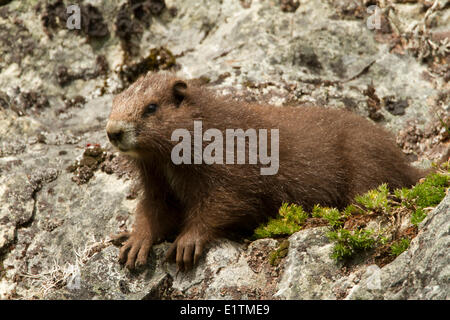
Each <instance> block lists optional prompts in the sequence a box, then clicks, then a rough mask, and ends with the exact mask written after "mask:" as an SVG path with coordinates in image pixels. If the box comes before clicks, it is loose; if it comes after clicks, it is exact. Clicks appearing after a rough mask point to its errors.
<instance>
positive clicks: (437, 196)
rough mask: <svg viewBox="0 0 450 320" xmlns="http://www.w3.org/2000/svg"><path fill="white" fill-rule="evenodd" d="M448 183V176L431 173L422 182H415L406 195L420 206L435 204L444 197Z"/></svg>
mask: <svg viewBox="0 0 450 320" xmlns="http://www.w3.org/2000/svg"><path fill="white" fill-rule="evenodd" d="M448 185H449V177H448V176H444V175H440V174H437V173H433V174H431V175H429V176H428V177H427V178H426V179H425V181H424V182H423V183H420V184H417V185H416V186H415V187H414V188H413V189H412V190H411V192H410V193H409V195H408V196H409V198H410V199H414V200H415V204H416V205H417V206H418V207H420V208H426V207H431V206H436V205H438V204H439V203H440V202H441V201H442V199H444V197H445V189H446V188H447V187H448Z"/></svg>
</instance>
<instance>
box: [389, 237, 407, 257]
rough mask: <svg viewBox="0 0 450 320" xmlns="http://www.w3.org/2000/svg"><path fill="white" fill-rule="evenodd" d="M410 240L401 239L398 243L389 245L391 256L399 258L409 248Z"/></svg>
mask: <svg viewBox="0 0 450 320" xmlns="http://www.w3.org/2000/svg"><path fill="white" fill-rule="evenodd" d="M409 243H410V240H409V239H408V238H403V239H401V240H400V241H397V242H396V243H394V244H392V245H391V256H395V257H397V256H399V255H400V254H401V253H403V252H404V251H406V249H408V248H409Z"/></svg>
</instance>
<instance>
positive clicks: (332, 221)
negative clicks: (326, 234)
mask: <svg viewBox="0 0 450 320" xmlns="http://www.w3.org/2000/svg"><path fill="white" fill-rule="evenodd" d="M312 216H313V217H315V218H322V219H325V220H327V221H328V224H329V225H330V226H331V227H339V226H341V225H342V224H343V223H344V222H343V218H344V215H343V214H342V213H341V212H339V210H338V209H335V208H328V207H321V206H320V205H318V204H317V205H315V206H314V208H313V210H312Z"/></svg>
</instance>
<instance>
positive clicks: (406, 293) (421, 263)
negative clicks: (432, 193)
mask: <svg viewBox="0 0 450 320" xmlns="http://www.w3.org/2000/svg"><path fill="white" fill-rule="evenodd" d="M449 213H450V194H447V196H446V197H445V198H444V200H442V202H441V204H439V206H437V207H436V208H435V209H434V210H433V211H431V212H430V213H429V214H428V215H427V217H426V218H425V220H424V221H422V223H421V225H420V232H419V234H418V235H417V237H415V238H414V239H413V240H412V241H411V244H410V247H409V248H408V250H407V251H405V252H403V253H402V254H401V255H400V256H398V257H397V259H395V260H394V261H393V262H392V263H390V264H388V265H386V266H385V267H383V268H381V269H378V270H376V272H375V273H373V274H371V273H370V272H366V274H364V275H363V277H362V278H361V281H360V283H359V284H357V285H356V286H355V287H353V289H352V290H351V291H350V293H349V295H348V296H347V298H346V299H389V300H392V299H413V300H414V299H420V300H431V299H432V300H448V299H449V297H450V267H449V265H450V233H449V230H450V220H449V219H448V217H449Z"/></svg>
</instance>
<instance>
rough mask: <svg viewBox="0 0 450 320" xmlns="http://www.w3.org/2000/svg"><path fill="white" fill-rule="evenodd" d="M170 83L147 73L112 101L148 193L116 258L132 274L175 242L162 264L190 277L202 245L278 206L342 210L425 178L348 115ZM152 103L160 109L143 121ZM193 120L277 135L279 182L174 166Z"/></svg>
mask: <svg viewBox="0 0 450 320" xmlns="http://www.w3.org/2000/svg"><path fill="white" fill-rule="evenodd" d="M175 83H177V79H176V78H174V77H172V76H170V75H167V74H149V75H147V76H146V77H144V78H141V79H140V80H138V81H137V82H136V83H135V84H134V85H132V86H131V87H130V88H129V89H128V90H126V91H124V92H123V93H121V94H120V95H119V96H117V97H116V98H115V100H114V102H113V108H112V112H111V115H110V119H115V120H125V121H129V122H131V123H133V124H135V125H136V127H137V128H138V131H137V145H136V148H135V150H134V151H135V152H136V153H137V155H138V156H137V158H136V159H134V160H133V161H134V162H135V165H136V167H137V169H138V170H139V172H140V177H141V181H142V184H143V191H144V192H143V197H142V200H141V201H140V203H139V205H138V208H137V213H136V214H137V216H136V224H135V227H134V231H133V232H132V233H129V234H128V233H126V234H122V235H120V236H127V237H128V238H129V239H128V241H127V242H126V243H125V245H124V246H123V247H122V249H121V253H120V260H121V261H122V262H125V261H126V262H127V266H128V267H129V268H133V267H134V266H135V265H142V264H144V263H145V262H146V259H147V255H148V251H149V249H150V248H151V246H152V244H154V243H156V242H158V241H161V240H163V239H167V237H169V236H170V235H171V234H176V235H178V236H177V237H176V239H175V242H174V243H173V245H172V247H171V249H170V250H169V253H168V256H171V255H175V253H176V261H177V265H178V267H179V269H182V270H183V269H190V268H191V267H192V264H193V263H194V264H195V262H196V261H197V260H198V258H199V256H200V254H201V252H202V250H203V247H204V245H205V244H206V243H207V242H209V241H211V240H213V239H215V238H218V237H228V236H230V235H231V234H233V233H236V232H241V231H251V230H253V229H254V228H255V227H256V226H257V225H258V224H259V223H261V222H263V221H264V220H266V219H267V218H268V217H269V216H273V215H275V214H276V213H277V211H278V208H279V207H280V205H281V204H282V203H283V202H289V203H297V204H300V205H302V206H303V207H304V208H305V209H306V210H310V209H311V208H312V207H313V205H314V204H321V205H323V206H330V207H338V208H343V207H345V206H346V205H347V204H349V203H350V202H351V201H352V199H353V198H354V196H355V195H357V194H360V193H363V192H365V191H367V190H369V189H371V188H375V187H377V186H378V185H380V184H382V183H388V184H389V186H390V187H391V188H400V187H409V186H411V185H413V184H414V183H416V181H417V180H418V179H419V177H420V176H421V174H422V173H421V172H419V171H418V170H416V169H414V168H413V167H411V166H410V165H409V164H408V163H407V161H406V159H405V156H404V155H403V153H402V152H401V151H400V149H399V148H398V147H397V145H396V144H395V142H394V140H393V138H392V137H391V135H390V134H388V133H387V132H386V131H385V130H384V129H383V128H381V127H379V126H377V125H375V124H373V123H371V122H369V121H368V120H366V119H364V118H362V117H360V116H357V115H355V114H352V113H350V112H348V111H344V110H337V109H325V108H319V107H312V106H308V107H302V106H299V107H279V108H278V107H274V106H268V105H256V104H248V103H244V102H237V101H234V100H232V99H230V98H223V97H218V96H217V95H216V94H214V93H213V92H211V91H209V90H207V89H205V88H202V87H198V86H195V85H194V84H192V83H190V82H186V83H187V88H184V87H183V86H181V87H180V86H178V87H177V86H175ZM139 88H140V89H139ZM149 103H157V104H159V108H158V110H157V112H155V113H154V114H152V115H150V116H148V117H143V116H142V114H143V110H144V108H145V107H146V106H147V105H148V104H149ZM193 120H202V121H203V132H204V131H205V130H207V129H208V128H217V129H220V130H221V131H222V132H224V130H225V129H226V128H229V129H238V128H241V129H243V130H246V129H248V128H253V129H260V128H263V129H275V128H279V134H280V143H279V146H280V151H279V159H280V162H279V163H280V166H279V171H278V173H277V174H276V175H271V176H263V175H260V171H259V168H260V165H259V164H258V165H249V164H245V165H237V164H234V165H219V164H213V165H206V164H201V165H184V164H182V165H178V166H177V165H174V164H173V163H172V162H171V158H170V154H171V150H172V148H173V146H174V145H175V144H177V143H178V142H173V141H171V140H170V137H171V134H172V132H173V130H175V129H178V128H186V129H188V130H190V131H192V130H193ZM192 136H193V133H192ZM224 136H225V135H224ZM269 141H270V140H269ZM205 145H207V143H205ZM269 146H270V143H269ZM269 154H270V151H269Z"/></svg>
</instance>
